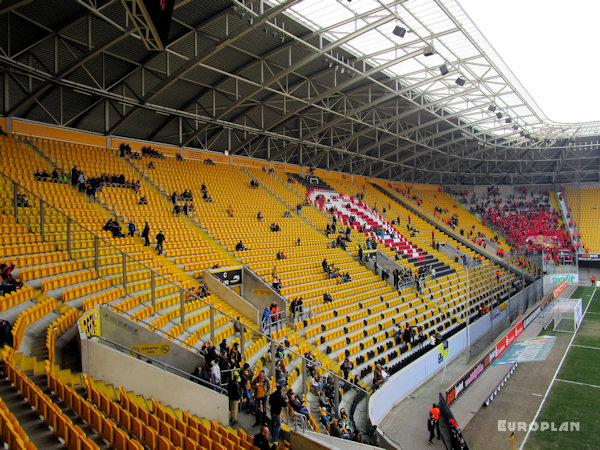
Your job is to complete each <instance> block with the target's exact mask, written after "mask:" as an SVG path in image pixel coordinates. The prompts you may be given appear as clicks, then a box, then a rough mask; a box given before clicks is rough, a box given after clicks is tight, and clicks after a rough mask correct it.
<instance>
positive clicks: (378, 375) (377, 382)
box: [373, 364, 385, 389]
mask: <svg viewBox="0 0 600 450" xmlns="http://www.w3.org/2000/svg"><path fill="white" fill-rule="evenodd" d="M384 381H385V380H384V378H383V371H382V370H381V365H379V364H377V365H376V366H375V371H374V372H373V389H379V386H381V385H382V384H383V382H384Z"/></svg>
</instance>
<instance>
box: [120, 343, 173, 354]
mask: <svg viewBox="0 0 600 450" xmlns="http://www.w3.org/2000/svg"><path fill="white" fill-rule="evenodd" d="M129 348H130V350H133V351H134V352H137V353H141V354H142V355H146V356H161V355H168V354H169V353H171V344H170V343H169V342H159V343H157V344H136V345H130V346H129ZM130 355H131V356H137V354H136V353H130Z"/></svg>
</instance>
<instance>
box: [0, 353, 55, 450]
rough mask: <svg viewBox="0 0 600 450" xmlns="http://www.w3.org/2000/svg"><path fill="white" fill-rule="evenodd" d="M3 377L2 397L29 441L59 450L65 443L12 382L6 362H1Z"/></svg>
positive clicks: (0, 387)
mask: <svg viewBox="0 0 600 450" xmlns="http://www.w3.org/2000/svg"><path fill="white" fill-rule="evenodd" d="M0 368H1V369H2V377H0V398H2V401H3V402H4V403H5V404H6V406H7V407H8V410H9V411H10V412H11V413H12V414H14V416H15V417H16V419H17V421H18V422H19V425H20V426H21V427H22V428H23V430H24V431H25V433H26V434H27V437H28V438H29V441H30V442H31V443H32V444H33V445H35V446H36V448H38V449H44V450H59V449H64V448H65V447H64V445H63V444H62V443H61V442H60V441H59V440H58V438H57V437H56V436H55V435H54V433H53V431H52V430H51V429H50V428H48V426H47V425H46V424H45V423H44V421H43V420H42V419H41V418H40V416H38V415H37V414H36V413H35V411H34V410H33V409H32V408H31V406H30V405H29V403H28V402H27V401H26V400H25V399H24V398H23V397H22V396H21V394H20V393H19V392H18V391H17V389H16V388H15V387H14V386H13V385H12V384H11V383H10V381H9V380H8V379H7V378H6V375H5V373H4V363H1V364H0Z"/></svg>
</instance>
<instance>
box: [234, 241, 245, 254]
mask: <svg viewBox="0 0 600 450" xmlns="http://www.w3.org/2000/svg"><path fill="white" fill-rule="evenodd" d="M244 250H246V247H245V246H244V243H243V242H242V241H240V242H238V243H237V244H236V246H235V251H236V252H243V251H244Z"/></svg>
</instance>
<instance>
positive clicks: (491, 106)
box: [488, 105, 496, 112]
mask: <svg viewBox="0 0 600 450" xmlns="http://www.w3.org/2000/svg"><path fill="white" fill-rule="evenodd" d="M488 110H489V111H491V112H494V111H496V105H490V106H489V108H488Z"/></svg>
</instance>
